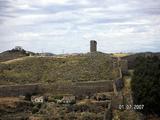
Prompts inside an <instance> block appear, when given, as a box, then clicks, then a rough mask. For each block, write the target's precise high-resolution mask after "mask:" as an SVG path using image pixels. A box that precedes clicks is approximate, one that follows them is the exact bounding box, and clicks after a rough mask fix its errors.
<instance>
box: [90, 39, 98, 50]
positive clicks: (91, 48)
mask: <svg viewBox="0 0 160 120" xmlns="http://www.w3.org/2000/svg"><path fill="white" fill-rule="evenodd" d="M90 52H97V42H96V41H95V40H91V41H90Z"/></svg>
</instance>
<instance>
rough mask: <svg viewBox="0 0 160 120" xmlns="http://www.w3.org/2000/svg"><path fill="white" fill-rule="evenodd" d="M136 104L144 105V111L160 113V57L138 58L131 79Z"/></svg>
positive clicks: (142, 110)
mask: <svg viewBox="0 0 160 120" xmlns="http://www.w3.org/2000/svg"><path fill="white" fill-rule="evenodd" d="M131 88H132V91H133V94H132V95H133V102H134V105H144V108H143V109H141V110H139V111H141V112H143V113H158V114H160V59H158V57H147V58H145V57H140V58H137V60H136V67H135V70H134V75H133V79H132V81H131Z"/></svg>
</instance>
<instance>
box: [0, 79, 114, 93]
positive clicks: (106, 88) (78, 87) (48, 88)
mask: <svg viewBox="0 0 160 120" xmlns="http://www.w3.org/2000/svg"><path fill="white" fill-rule="evenodd" d="M111 91H113V81H112V80H103V81H95V82H94V81H93V82H78V83H69V84H65V83H54V84H48V85H45V84H38V85H15V86H0V96H19V95H27V94H30V95H32V94H45V93H50V94H74V95H78V96H79V95H84V96H86V95H90V94H95V93H98V92H111Z"/></svg>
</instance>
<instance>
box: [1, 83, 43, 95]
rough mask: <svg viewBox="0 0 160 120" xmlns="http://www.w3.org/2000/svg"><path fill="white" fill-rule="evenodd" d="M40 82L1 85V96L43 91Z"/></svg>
mask: <svg viewBox="0 0 160 120" xmlns="http://www.w3.org/2000/svg"><path fill="white" fill-rule="evenodd" d="M41 92H42V90H41V89H40V87H39V85H38V84H34V85H2V86H0V96H2V97H5V96H20V95H24V96H25V95H28V94H30V95H32V94H38V93H41Z"/></svg>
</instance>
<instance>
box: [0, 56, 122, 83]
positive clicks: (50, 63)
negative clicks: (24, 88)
mask: <svg viewBox="0 0 160 120" xmlns="http://www.w3.org/2000/svg"><path fill="white" fill-rule="evenodd" d="M112 63H113V58H112V57H111V56H110V55H108V54H103V53H88V54H82V55H76V56H65V57H28V58H26V59H24V60H21V61H18V62H13V63H9V64H2V63H1V64H0V80H1V81H0V84H1V85H2V84H27V83H53V82H56V81H62V82H63V81H70V82H74V81H97V80H112V79H115V78H117V77H118V76H119V72H118V67H114V68H113V64H112Z"/></svg>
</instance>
